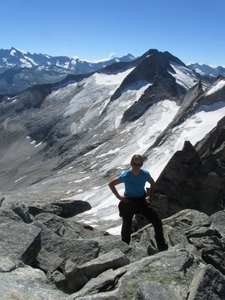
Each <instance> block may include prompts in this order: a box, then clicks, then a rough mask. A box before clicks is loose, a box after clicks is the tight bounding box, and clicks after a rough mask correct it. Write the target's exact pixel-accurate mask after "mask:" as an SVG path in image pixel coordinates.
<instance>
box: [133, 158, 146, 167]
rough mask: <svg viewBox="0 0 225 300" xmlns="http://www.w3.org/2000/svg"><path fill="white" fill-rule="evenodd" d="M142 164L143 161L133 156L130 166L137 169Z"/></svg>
mask: <svg viewBox="0 0 225 300" xmlns="http://www.w3.org/2000/svg"><path fill="white" fill-rule="evenodd" d="M142 165H143V162H142V160H141V159H139V158H133V159H132V161H131V167H132V169H133V170H139V169H140V168H141V167H142Z"/></svg>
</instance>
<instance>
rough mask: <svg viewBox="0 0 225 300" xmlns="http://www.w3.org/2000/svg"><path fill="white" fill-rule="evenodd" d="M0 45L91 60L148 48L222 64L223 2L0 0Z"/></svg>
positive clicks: (224, 52) (224, 41) (187, 59)
mask: <svg viewBox="0 0 225 300" xmlns="http://www.w3.org/2000/svg"><path fill="white" fill-rule="evenodd" d="M0 11H1V26H0V36H1V43H0V48H1V49H10V48H11V47H15V48H18V49H20V50H25V51H29V52H30V53H43V54H49V55H52V56H58V55H65V56H69V57H73V56H76V57H79V58H80V59H84V60H89V61H95V60H101V59H105V58H108V57H110V55H113V54H114V55H115V56H117V57H121V56H123V55H126V54H128V53H131V54H133V55H134V56H141V55H142V54H144V53H145V52H146V51H148V50H149V49H153V48H154V49H158V50H159V51H169V52H170V53H171V54H173V55H175V56H177V57H178V58H180V59H181V60H182V61H183V62H184V63H186V64H187V63H189V62H190V61H192V62H198V63H206V64H210V65H223V66H225V38H224V37H225V34H224V33H225V30H224V17H225V1H224V0H204V1H203V0H158V1H157V0H156V1H152V0H138V1H137V0H114V1H112V0H111V1H108V0H63V1H62V0H61V1H59V0H11V1H9V0H1V1H0Z"/></svg>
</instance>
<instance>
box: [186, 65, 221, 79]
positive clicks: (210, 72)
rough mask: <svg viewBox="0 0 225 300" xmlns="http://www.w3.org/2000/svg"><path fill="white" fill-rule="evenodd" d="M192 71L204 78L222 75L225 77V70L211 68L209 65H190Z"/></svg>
mask: <svg viewBox="0 0 225 300" xmlns="http://www.w3.org/2000/svg"><path fill="white" fill-rule="evenodd" d="M188 67H189V68H190V69H192V70H193V71H195V72H196V73H198V74H199V75H201V76H202V77H204V76H210V77H218V76H220V75H222V76H225V68H223V67H221V66H219V67H216V68H213V67H210V66H208V65H205V64H203V65H200V64H197V63H195V64H190V65H188Z"/></svg>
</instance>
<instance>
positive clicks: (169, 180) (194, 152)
mask: <svg viewBox="0 0 225 300" xmlns="http://www.w3.org/2000/svg"><path fill="white" fill-rule="evenodd" d="M224 124H225V118H223V119H221V120H220V122H218V124H217V126H216V127H215V128H214V129H213V130H212V131H211V132H210V133H209V134H208V135H207V136H206V137H205V138H204V139H203V140H202V141H201V142H199V143H198V144H197V146H196V148H195V147H194V146H193V145H191V143H190V142H188V141H187V142H185V143H184V146H183V149H182V150H181V151H177V152H176V153H175V154H174V155H173V156H172V157H171V159H170V160H169V162H168V164H167V165H166V167H165V169H164V170H163V172H162V173H161V174H160V176H159V178H158V180H157V182H156V190H155V197H154V199H153V201H152V205H153V206H154V207H155V208H156V210H157V211H158V212H159V213H160V214H161V216H162V217H168V216H171V215H173V214H174V213H176V212H178V211H180V210H182V209H185V208H191V209H196V210H199V211H201V212H204V213H206V214H208V215H211V214H213V213H215V212H217V211H219V210H223V209H224V208H225V177H224V172H225V167H224V166H225V159H224V158H225V143H224V126H225V125H224Z"/></svg>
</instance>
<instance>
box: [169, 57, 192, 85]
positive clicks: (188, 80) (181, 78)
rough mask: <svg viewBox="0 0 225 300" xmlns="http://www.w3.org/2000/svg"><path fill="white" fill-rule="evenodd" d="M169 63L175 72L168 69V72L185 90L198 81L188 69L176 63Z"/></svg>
mask: <svg viewBox="0 0 225 300" xmlns="http://www.w3.org/2000/svg"><path fill="white" fill-rule="evenodd" d="M170 65H171V67H172V68H173V69H174V71H175V73H172V72H170V71H168V72H169V73H170V74H171V75H172V76H173V77H174V78H175V79H176V82H177V83H178V84H179V85H181V86H183V87H184V88H185V89H186V90H189V89H190V88H191V87H193V86H194V85H195V84H196V83H197V82H198V79H197V78H196V76H195V75H194V74H193V72H192V71H191V70H190V69H188V68H186V67H184V66H181V65H178V64H176V63H170Z"/></svg>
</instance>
